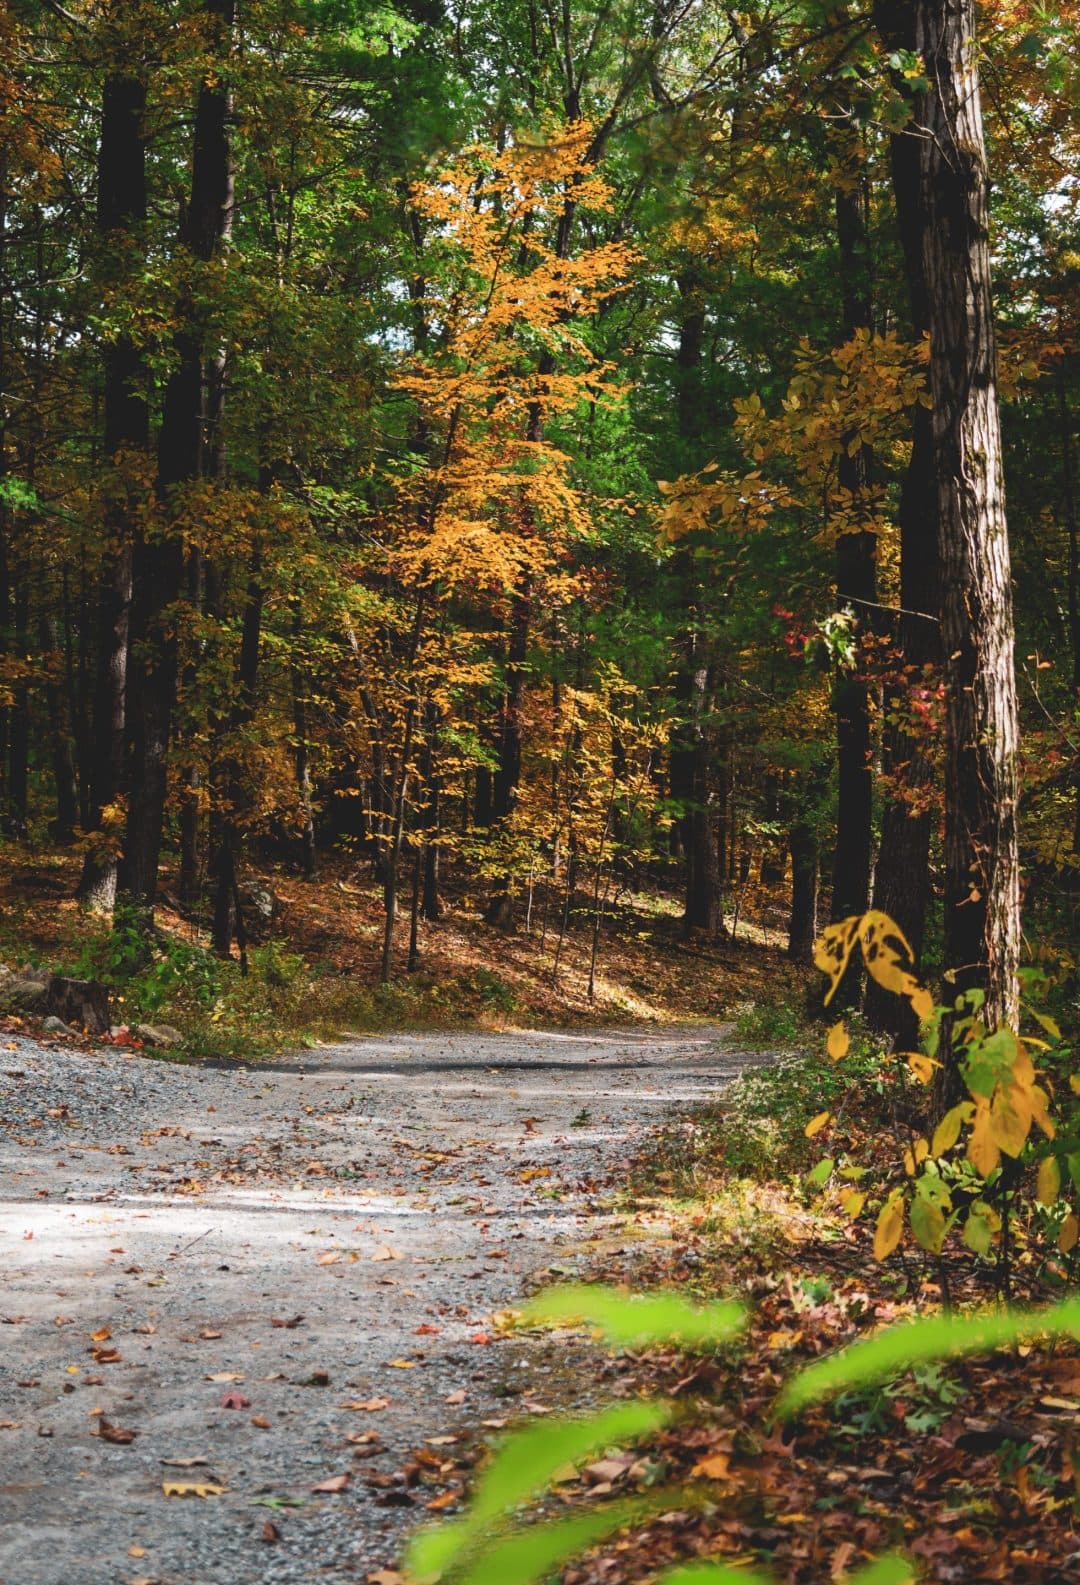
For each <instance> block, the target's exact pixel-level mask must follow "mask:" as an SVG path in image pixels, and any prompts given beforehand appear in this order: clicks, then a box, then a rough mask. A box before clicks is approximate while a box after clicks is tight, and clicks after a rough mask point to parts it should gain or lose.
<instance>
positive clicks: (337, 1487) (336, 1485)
mask: <svg viewBox="0 0 1080 1585" xmlns="http://www.w3.org/2000/svg"><path fill="white" fill-rule="evenodd" d="M351 1479H352V1476H351V1475H349V1474H347V1473H346V1474H344V1475H331V1476H330V1479H329V1480H321V1481H320V1482H319V1484H318V1485H317V1486H312V1488H311V1489H312V1491H331V1492H336V1491H344V1490H345V1488H346V1486H347V1485H348V1484H349V1482H350V1480H351Z"/></svg>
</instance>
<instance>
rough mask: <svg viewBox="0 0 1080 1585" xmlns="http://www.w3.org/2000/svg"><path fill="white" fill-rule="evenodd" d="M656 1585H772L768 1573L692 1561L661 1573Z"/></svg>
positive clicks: (721, 1564)
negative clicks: (684, 1565) (667, 1572)
mask: <svg viewBox="0 0 1080 1585" xmlns="http://www.w3.org/2000/svg"><path fill="white" fill-rule="evenodd" d="M656 1585H772V1581H771V1580H770V1579H769V1576H768V1575H767V1574H758V1573H756V1572H755V1571H754V1570H751V1569H748V1568H731V1567H729V1566H728V1564H726V1563H690V1564H688V1565H687V1567H685V1568H677V1569H675V1570H674V1571H673V1572H672V1573H670V1574H661V1576H660V1578H659V1579H658V1580H657V1582H656Z"/></svg>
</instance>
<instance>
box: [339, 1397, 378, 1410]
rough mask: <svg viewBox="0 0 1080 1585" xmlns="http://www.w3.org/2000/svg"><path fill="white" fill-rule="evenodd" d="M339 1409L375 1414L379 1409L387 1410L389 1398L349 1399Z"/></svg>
mask: <svg viewBox="0 0 1080 1585" xmlns="http://www.w3.org/2000/svg"><path fill="white" fill-rule="evenodd" d="M338 1407H339V1408H341V1409H357V1410H359V1411H360V1413H362V1414H376V1413H378V1411H379V1410H380V1409H389V1407H390V1399H389V1398H350V1400H349V1402H348V1403H343V1404H339V1406H338Z"/></svg>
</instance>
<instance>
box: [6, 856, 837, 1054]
mask: <svg viewBox="0 0 1080 1585" xmlns="http://www.w3.org/2000/svg"><path fill="white" fill-rule="evenodd" d="M79 862H80V861H79V855H78V853H77V852H74V851H71V850H63V849H60V850H57V849H46V848H42V849H40V850H38V851H36V852H33V851H27V850H20V849H18V848H14V847H4V846H2V845H0V961H2V962H6V963H8V964H9V965H12V966H14V965H17V964H19V963H22V962H24V961H33V962H34V963H37V964H40V965H42V966H45V967H48V968H51V969H53V970H54V971H57V972H65V973H74V974H77V975H81V976H83V977H90V978H98V979H103V980H105V981H106V983H108V984H110V987H111V988H112V990H113V993H114V1010H115V1014H116V1018H117V1022H118V1023H119V1022H122V1021H126V1022H129V1023H134V1022H136V1021H138V1020H140V1019H141V1020H148V1021H166V1022H168V1023H170V1024H173V1025H175V1026H176V1027H178V1028H179V1029H180V1030H182V1031H183V1033H184V1035H185V1037H186V1044H187V1047H188V1049H189V1051H191V1052H192V1053H193V1054H195V1055H205V1056H216V1055H221V1054H222V1053H229V1054H231V1055H235V1056H238V1057H254V1056H257V1055H260V1054H262V1053H265V1052H266V1051H274V1050H278V1051H280V1050H287V1049H289V1048H290V1047H295V1046H296V1045H297V1044H300V1043H302V1042H303V1041H304V1039H305V1038H306V1037H308V1036H312V1037H316V1038H327V1037H331V1036H333V1035H336V1034H338V1033H340V1032H341V1031H342V1030H345V1029H351V1030H377V1029H383V1028H391V1029H399V1028H402V1027H406V1026H412V1027H420V1028H440V1027H441V1028H453V1027H461V1026H463V1025H464V1026H470V1027H474V1026H480V1027H487V1028H504V1027H513V1026H515V1025H535V1024H540V1023H542V1024H551V1025H574V1026H580V1025H581V1024H583V1023H594V1022H595V1023H619V1024H625V1023H630V1022H633V1023H647V1022H658V1023H666V1022H670V1021H685V1020H687V1019H696V1018H703V1019H705V1020H712V1021H714V1022H715V1021H716V1020H718V1019H723V1018H729V1017H731V1016H732V1015H733V1014H736V1013H737V1012H738V1010H739V1009H740V1008H743V1009H745V1008H747V1007H751V1006H753V1005H754V1004H757V1003H767V1004H771V1005H785V1006H789V1007H791V1008H793V1009H798V1008H801V1006H802V1004H803V1001H804V999H805V995H806V979H807V975H806V970H805V969H804V968H801V967H800V966H798V965H796V964H793V963H792V962H791V961H790V960H789V959H788V958H787V956H786V955H785V953H784V951H783V946H784V940H785V938H784V925H785V918H784V904H783V902H782V900H779V899H774V898H773V897H772V896H771V895H770V894H769V893H768V892H767V891H762V890H761V889H760V888H754V887H747V888H744V890H743V892H742V894H741V895H740V896H739V898H738V912H737V917H735V918H732V917H730V916H729V920H728V925H729V932H728V938H727V939H723V940H720V941H719V942H714V943H710V942H706V941H703V940H700V939H694V940H686V939H684V938H683V934H682V931H681V928H680V921H679V905H678V900H677V899H676V898H675V897H673V896H672V895H671V894H670V893H668V892H666V891H665V890H663V889H662V888H653V889H650V890H645V889H637V890H633V891H626V892H625V893H623V894H621V895H620V897H619V899H618V900H617V901H615V902H613V903H612V904H611V905H610V906H609V907H608V908H607V909H606V911H605V913H604V918H603V921H602V927H601V932H600V940H599V952H598V958H597V968H596V975H595V985H594V995H593V997H592V998H591V999H590V997H589V993H588V980H589V961H590V955H591V948H592V936H593V919H592V915H591V913H590V910H589V907H588V899H587V898H584V897H580V896H579V897H578V898H576V899H575V907H574V908H573V909H572V910H571V913H570V916H569V920H568V924H567V928H566V930H565V932H563V939H562V941H561V943H560V930H559V924H560V909H561V906H562V899H560V898H546V897H545V896H544V894H543V893H542V891H540V890H539V889H538V890H537V892H536V894H535V895H534V898H533V903H532V909H531V912H530V910H529V905H528V900H527V899H526V898H522V899H519V902H518V907H517V918H518V927H517V929H515V930H514V931H512V932H502V931H497V930H493V929H492V928H491V927H490V926H489V925H487V924H485V923H484V919H483V905H484V901H485V899H484V897H483V895H477V894H476V893H475V892H474V891H470V890H467V889H466V887H465V885H464V884H463V882H461V881H460V880H459V878H458V877H456V876H455V875H454V874H453V872H452V870H451V868H450V867H449V866H447V873H446V875H445V877H444V899H445V909H444V915H443V917H442V919H440V920H439V921H438V922H436V923H432V922H428V921H424V920H421V921H420V924H419V963H418V966H417V968H416V970H415V971H414V972H412V973H408V972H406V962H405V959H406V953H407V946H408V934H409V921H408V918H407V917H405V918H403V919H402V920H401V921H400V922H399V926H398V936H397V941H396V947H395V956H394V970H393V983H392V984H391V985H389V986H381V985H380V984H379V983H378V980H379V966H380V956H381V945H382V929H383V918H384V915H383V903H382V893H381V889H380V888H379V887H377V886H376V885H375V884H374V883H373V882H372V880H371V878H370V873H369V869H368V866H366V865H360V864H357V863H356V862H355V861H348V860H344V859H342V858H340V857H328V858H327V859H325V860H324V863H323V869H322V873H321V875H320V878H319V880H318V881H317V882H315V883H305V882H303V881H301V880H299V879H297V877H296V875H295V873H292V872H290V871H289V870H288V869H286V868H285V867H269V866H266V867H262V868H254V867H249V868H247V869H246V870H245V880H246V881H247V882H248V883H254V885H255V886H256V887H257V888H259V889H260V890H261V891H262V892H263V893H264V894H265V895H269V896H272V897H273V899H274V910H275V913H274V920H273V925H272V939H270V940H269V941H263V942H262V943H261V944H258V945H256V946H254V947H253V949H252V951H251V954H250V958H251V972H250V974H249V975H248V976H247V977H246V978H244V977H241V975H240V974H239V972H238V966H237V965H236V963H235V962H234V963H233V964H231V965H223V964H222V963H221V962H220V961H219V960H217V959H215V958H213V957H212V956H211V955H210V954H209V952H207V951H206V950H205V949H206V947H207V945H208V939H209V938H208V923H209V921H208V919H207V918H206V917H205V916H204V915H200V914H198V913H196V914H191V913H187V912H181V911H180V909H179V905H178V903H177V900H176V895H175V887H174V885H173V883H172V877H171V876H170V875H169V874H168V873H166V875H165V877H164V880H163V884H162V887H161V898H160V901H159V907H158V910H157V922H158V925H159V941H160V950H159V952H158V954H157V960H156V962H155V963H154V964H152V965H150V966H149V967H148V968H146V969H145V970H144V971H143V972H140V973H136V974H134V975H131V974H129V973H128V966H127V965H125V964H124V963H123V962H122V961H121V958H122V954H123V949H124V943H123V940H122V939H119V940H118V938H117V937H116V935H115V934H110V931H109V929H108V926H107V924H106V923H105V922H103V921H101V920H94V919H93V918H90V917H88V916H87V915H86V913H85V912H84V911H83V910H81V909H80V908H79V907H78V905H77V904H76V902H75V901H74V893H75V887H76V883H77V880H78V875H79ZM406 914H407V910H406ZM732 925H734V934H735V939H734V940H732V939H730V927H731V926H732ZM796 1022H797V1019H794V1018H791V1019H789V1020H788V1023H789V1028H790V1031H791V1032H794V1029H795V1027H796Z"/></svg>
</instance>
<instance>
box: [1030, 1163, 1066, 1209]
mask: <svg viewBox="0 0 1080 1585" xmlns="http://www.w3.org/2000/svg"><path fill="white" fill-rule="evenodd" d="M1060 1193H1061V1168H1060V1167H1059V1166H1058V1162H1057V1157H1056V1156H1044V1157H1043V1159H1042V1161H1040V1162H1039V1171H1038V1176H1037V1177H1036V1180H1035V1194H1036V1198H1037V1199H1039V1200H1040V1201H1041V1202H1042V1204H1043V1205H1053V1203H1054V1201H1055V1200H1056V1199H1057V1197H1058V1195H1059V1194H1060Z"/></svg>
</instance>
